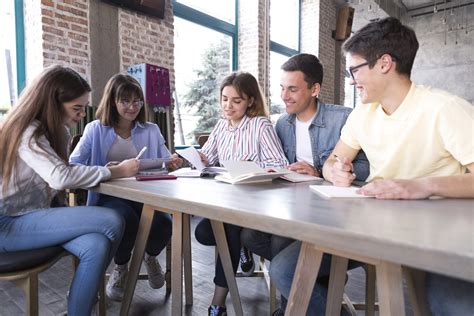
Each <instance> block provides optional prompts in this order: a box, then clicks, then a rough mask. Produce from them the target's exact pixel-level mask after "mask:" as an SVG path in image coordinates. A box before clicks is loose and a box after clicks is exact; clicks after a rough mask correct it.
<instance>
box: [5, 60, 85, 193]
mask: <svg viewBox="0 0 474 316" xmlns="http://www.w3.org/2000/svg"><path fill="white" fill-rule="evenodd" d="M90 91H91V87H90V86H89V84H88V83H87V81H86V80H85V79H84V78H82V77H81V75H79V74H78V73H77V72H76V71H74V70H73V69H71V68H68V67H64V66H59V65H53V66H50V67H47V68H45V69H44V70H43V71H42V72H41V74H39V75H38V76H37V77H36V78H35V79H34V80H33V81H32V82H31V83H30V84H29V85H28V86H27V87H26V88H25V89H24V91H23V92H22V93H21V96H20V98H19V100H18V102H17V104H16V105H15V106H13V107H12V108H11V109H10V110H9V111H8V113H7V115H6V116H5V118H4V119H3V122H2V124H1V126H0V166H1V174H2V181H3V182H2V185H3V190H6V187H7V185H8V184H9V183H10V181H11V176H12V173H13V169H14V168H15V164H16V159H17V155H18V148H19V146H20V141H21V138H22V135H23V132H24V131H25V130H26V129H27V128H28V126H30V125H31V124H32V123H33V122H34V121H38V122H39V126H38V128H37V129H36V130H35V131H34V133H33V135H32V137H31V139H30V140H29V146H30V148H32V142H33V141H36V142H37V141H38V139H39V138H40V137H41V136H44V137H46V139H47V140H48V142H49V144H50V146H51V147H52V148H53V150H54V151H55V152H56V153H57V154H58V156H59V157H60V158H61V159H63V160H64V161H65V162H66V163H67V137H66V134H65V130H64V123H63V117H64V115H65V111H64V108H63V103H65V102H69V101H72V100H74V99H77V98H79V97H81V96H83V95H84V94H85V93H87V92H90ZM37 144H38V146H40V148H41V147H42V145H41V144H40V143H37ZM42 149H45V148H42Z"/></svg>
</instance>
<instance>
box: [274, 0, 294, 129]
mask: <svg viewBox="0 0 474 316" xmlns="http://www.w3.org/2000/svg"><path fill="white" fill-rule="evenodd" d="M299 29H300V0H285V1H281V0H271V1H270V65H269V66H270V78H269V82H270V114H271V119H272V121H273V122H276V120H277V119H278V117H279V116H280V115H281V114H282V113H285V105H284V104H283V101H282V100H281V98H280V91H281V88H280V78H281V69H280V67H281V65H282V64H283V63H284V62H285V61H286V60H287V59H288V57H290V56H292V55H295V54H298V53H299Z"/></svg>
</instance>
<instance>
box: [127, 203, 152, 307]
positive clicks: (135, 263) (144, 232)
mask: <svg viewBox="0 0 474 316" xmlns="http://www.w3.org/2000/svg"><path fill="white" fill-rule="evenodd" d="M154 215H155V211H154V209H153V206H151V205H147V204H145V205H143V210H142V215H141V219H140V224H139V225H138V232H137V238H136V240H135V248H134V250H133V255H132V261H131V263H130V270H129V272H128V278H127V282H126V283H125V293H124V295H123V300H122V306H121V308H120V315H121V316H127V315H128V312H129V309H130V304H131V303H132V298H133V293H134V292H135V286H136V285H137V278H138V274H139V273H140V267H141V265H142V260H143V254H144V253H145V247H146V244H147V241H148V236H149V235H150V229H151V224H152V222H153V216H154Z"/></svg>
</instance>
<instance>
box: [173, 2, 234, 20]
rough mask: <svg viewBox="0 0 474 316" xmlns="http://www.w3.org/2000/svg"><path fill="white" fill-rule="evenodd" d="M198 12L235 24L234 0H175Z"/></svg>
mask: <svg viewBox="0 0 474 316" xmlns="http://www.w3.org/2000/svg"><path fill="white" fill-rule="evenodd" d="M176 2H178V3H181V4H184V5H185V6H187V7H189V8H193V9H195V10H197V11H199V12H202V13H205V14H207V15H209V16H212V17H215V18H217V19H220V20H223V21H225V22H227V23H230V24H235V0H218V1H216V0H177V1H176Z"/></svg>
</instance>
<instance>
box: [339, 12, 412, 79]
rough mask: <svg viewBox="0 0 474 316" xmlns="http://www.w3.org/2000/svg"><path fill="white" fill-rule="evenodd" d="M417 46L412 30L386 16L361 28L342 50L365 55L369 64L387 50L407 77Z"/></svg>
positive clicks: (399, 69) (397, 68)
mask: <svg viewBox="0 0 474 316" xmlns="http://www.w3.org/2000/svg"><path fill="white" fill-rule="evenodd" d="M418 47H419V44H418V40H417V39H416V34H415V32H414V31H413V30H412V29H411V28H409V27H407V26H405V25H403V24H402V23H401V22H400V21H399V20H398V19H396V18H391V17H390V18H385V19H381V20H378V21H375V22H371V23H369V24H367V25H366V26H364V27H363V28H361V29H360V30H359V31H357V32H356V33H355V34H354V35H353V36H351V37H350V38H349V39H347V41H346V42H345V43H344V45H343V50H344V52H346V53H350V54H354V55H359V56H361V57H363V58H365V60H367V61H368V62H369V67H373V66H374V65H375V63H376V62H377V60H378V59H379V58H380V57H381V56H382V55H384V54H389V55H390V56H391V57H392V58H393V59H394V60H395V61H396V63H395V65H396V68H395V69H396V70H397V72H398V73H400V74H404V75H407V76H408V77H410V74H411V69H412V68H413V62H414V61H415V56H416V52H417V51H418Z"/></svg>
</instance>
